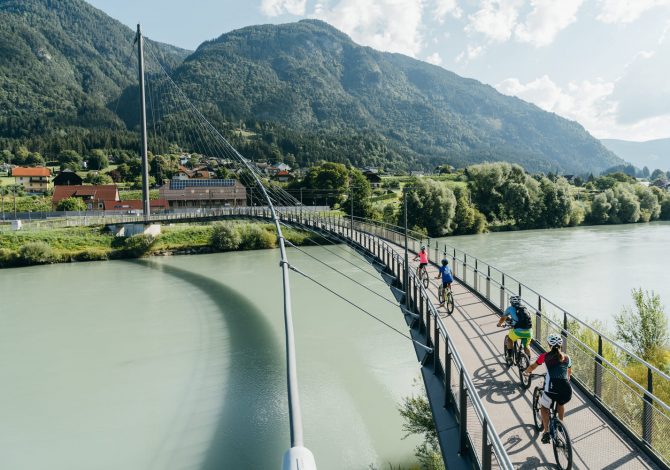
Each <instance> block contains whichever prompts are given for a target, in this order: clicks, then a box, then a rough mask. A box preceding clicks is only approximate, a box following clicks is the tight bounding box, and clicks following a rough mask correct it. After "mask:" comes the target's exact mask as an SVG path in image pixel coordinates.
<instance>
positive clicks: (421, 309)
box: [419, 291, 426, 334]
mask: <svg viewBox="0 0 670 470" xmlns="http://www.w3.org/2000/svg"><path fill="white" fill-rule="evenodd" d="M420 292H421V299H420V301H419V334H421V330H422V328H423V306H424V303H425V302H426V299H425V298H424V296H423V291H420Z"/></svg>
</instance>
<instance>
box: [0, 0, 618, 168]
mask: <svg viewBox="0 0 670 470" xmlns="http://www.w3.org/2000/svg"><path fill="white" fill-rule="evenodd" d="M133 35H134V31H133V30H131V29H130V28H128V27H126V26H124V25H122V24H121V23H119V22H118V21H116V20H114V19H112V18H110V17H108V16H107V15H105V14H104V13H102V12H101V11H99V10H97V9H95V8H93V7H91V6H90V5H88V4H86V3H85V2H83V1H82V0H58V1H56V0H0V148H3V147H4V148H8V147H12V146H14V145H16V144H17V142H20V143H22V144H25V145H27V146H28V147H29V148H30V149H31V150H38V151H41V152H44V153H46V154H55V153H57V152H59V151H60V150H63V149H65V148H73V149H74V150H77V151H79V152H82V151H87V150H88V149H90V148H114V147H119V148H121V147H122V148H129V149H130V148H136V139H137V138H136V134H135V131H136V123H137V111H136V110H137V92H136V85H135V84H136V72H135V70H136V54H132V41H133ZM154 46H155V47H153V46H152V47H151V50H153V51H157V54H158V55H159V57H158V59H159V60H160V61H161V63H162V64H163V65H164V66H165V67H166V68H167V69H168V70H169V71H171V73H172V74H173V76H174V78H175V81H176V82H177V83H178V84H179V85H180V86H181V87H182V89H183V90H184V91H185V92H186V93H187V94H188V96H189V97H190V98H191V99H192V100H193V101H194V102H195V103H196V105H197V106H198V107H199V108H200V109H202V110H203V112H204V113H205V114H206V115H207V116H208V117H209V118H210V119H211V120H212V121H213V122H214V123H215V125H216V126H217V127H218V128H220V129H222V130H223V131H224V132H225V133H226V135H227V136H228V137H229V138H230V139H231V140H232V141H233V142H234V144H235V145H236V146H238V148H239V149H240V150H241V151H242V153H244V154H245V155H247V156H249V157H251V158H261V159H265V158H270V159H282V158H283V159H288V160H289V161H293V160H295V161H296V162H298V163H300V164H303V165H304V164H308V163H311V162H314V161H317V160H320V159H327V160H333V161H340V162H350V163H352V164H355V165H359V166H362V165H370V166H377V167H381V168H384V167H385V168H387V169H418V168H424V169H426V168H431V167H433V166H435V165H436V164H443V163H450V164H452V165H454V166H462V165H465V164H469V163H476V162H482V161H495V160H507V161H510V162H517V163H520V164H522V165H523V166H524V167H525V168H526V169H527V170H529V171H545V172H548V171H554V172H561V173H588V172H598V171H600V170H602V169H605V168H608V167H611V166H613V165H616V164H620V163H622V162H621V160H620V159H619V158H617V157H616V156H615V155H614V154H613V153H611V152H610V151H608V150H606V149H605V148H604V147H603V146H602V145H601V144H600V142H599V141H597V140H596V139H594V138H592V137H591V136H590V135H589V134H588V133H587V132H586V131H585V130H584V129H583V128H582V126H580V125H579V124H577V123H575V122H571V121H567V120H565V119H562V118H560V117H558V116H556V115H555V114H551V113H547V112H544V111H542V110H540V109H539V108H537V107H536V106H534V105H531V104H528V103H526V102H524V101H521V100H519V99H517V98H513V97H508V96H504V95H502V94H500V93H498V92H496V91H495V90H494V89H493V88H492V87H490V86H487V85H483V84H481V83H480V82H477V81H476V80H470V79H465V78H462V77H459V76H457V75H455V74H453V73H451V72H448V71H446V70H444V69H442V68H439V67H436V66H433V65H430V64H427V63H424V62H420V61H418V60H414V59H411V58H409V57H406V56H402V55H399V54H389V53H382V52H378V51H375V50H373V49H371V48H368V47H362V46H359V45H357V44H355V43H354V42H353V41H352V40H351V39H350V38H349V37H348V36H346V35H345V34H343V33H341V32H339V31H337V30H336V29H334V28H332V27H331V26H329V25H327V24H326V23H323V22H320V21H315V20H305V21H300V22H298V23H291V24H285V25H278V26H277V25H262V26H252V27H248V28H243V29H240V30H237V31H233V32H230V33H227V34H224V35H222V36H221V37H219V38H218V39H216V40H213V41H209V42H206V43H203V44H202V45H201V46H200V47H199V48H198V49H197V51H195V52H194V53H192V54H190V55H189V52H188V51H184V50H181V49H178V48H175V47H172V46H167V45H164V44H154ZM150 63H151V60H148V64H150ZM149 67H150V69H149V75H150V81H151V80H152V79H154V78H153V77H151V72H152V70H151V66H150V65H149ZM153 71H155V69H154V70H153ZM160 89H163V88H159V90H160ZM156 98H159V99H160V97H159V96H156ZM163 117H168V118H169V116H163ZM173 117H174V116H173ZM183 125H184V126H188V123H184V124H183ZM241 125H242V126H244V127H246V129H247V130H250V131H251V132H250V133H244V134H243V133H240V132H237V131H236V129H239V128H240V126H241ZM172 126H173V127H172V129H177V128H178V127H179V126H181V124H174V123H173V124H172ZM166 128H168V127H166ZM183 134H184V131H183V130H182V131H181V133H180V132H178V131H175V133H174V138H175V140H176V141H178V142H179V143H181V144H187V142H184V141H183ZM168 137H169V135H168ZM190 150H193V149H190ZM47 156H48V155H47Z"/></svg>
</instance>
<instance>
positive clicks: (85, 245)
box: [0, 222, 310, 268]
mask: <svg viewBox="0 0 670 470" xmlns="http://www.w3.org/2000/svg"><path fill="white" fill-rule="evenodd" d="M274 230H275V229H274V225H272V224H268V223H258V222H219V223H212V224H198V225H172V226H170V225H168V226H163V227H162V233H161V235H159V236H157V237H149V236H144V235H139V236H134V237H130V238H119V237H114V236H113V235H112V234H111V233H109V232H107V231H106V230H104V229H103V228H101V227H68V228H56V229H41V230H23V231H17V232H4V233H3V234H2V236H1V237H0V268H10V267H18V266H30V265H35V264H51V263H67V262H72V261H96V260H107V259H120V258H139V257H142V256H151V255H168V254H195V253H214V252H221V251H235V250H254V249H267V248H275V247H276V245H277V241H276V235H275V231H274ZM283 232H284V236H285V237H286V239H287V240H289V241H290V242H291V243H294V244H295V245H305V244H309V243H310V242H309V241H308V238H309V236H310V234H309V233H307V232H303V231H300V230H296V229H291V228H284V229H283Z"/></svg>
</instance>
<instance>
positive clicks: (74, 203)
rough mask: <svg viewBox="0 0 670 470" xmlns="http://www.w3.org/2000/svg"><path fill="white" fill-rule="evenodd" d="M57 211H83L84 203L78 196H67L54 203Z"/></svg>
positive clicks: (84, 208)
mask: <svg viewBox="0 0 670 470" xmlns="http://www.w3.org/2000/svg"><path fill="white" fill-rule="evenodd" d="M56 210H57V211H85V210H86V203H85V202H84V201H83V200H82V199H81V198H79V197H67V198H65V199H61V200H60V201H58V204H56Z"/></svg>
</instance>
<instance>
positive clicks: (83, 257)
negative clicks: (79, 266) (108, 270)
mask: <svg viewBox="0 0 670 470" xmlns="http://www.w3.org/2000/svg"><path fill="white" fill-rule="evenodd" d="M72 259H73V260H75V261H105V260H107V259H109V255H108V253H107V251H106V250H100V249H95V248H89V249H86V250H84V251H80V252H78V253H74V254H73V256H72Z"/></svg>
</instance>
